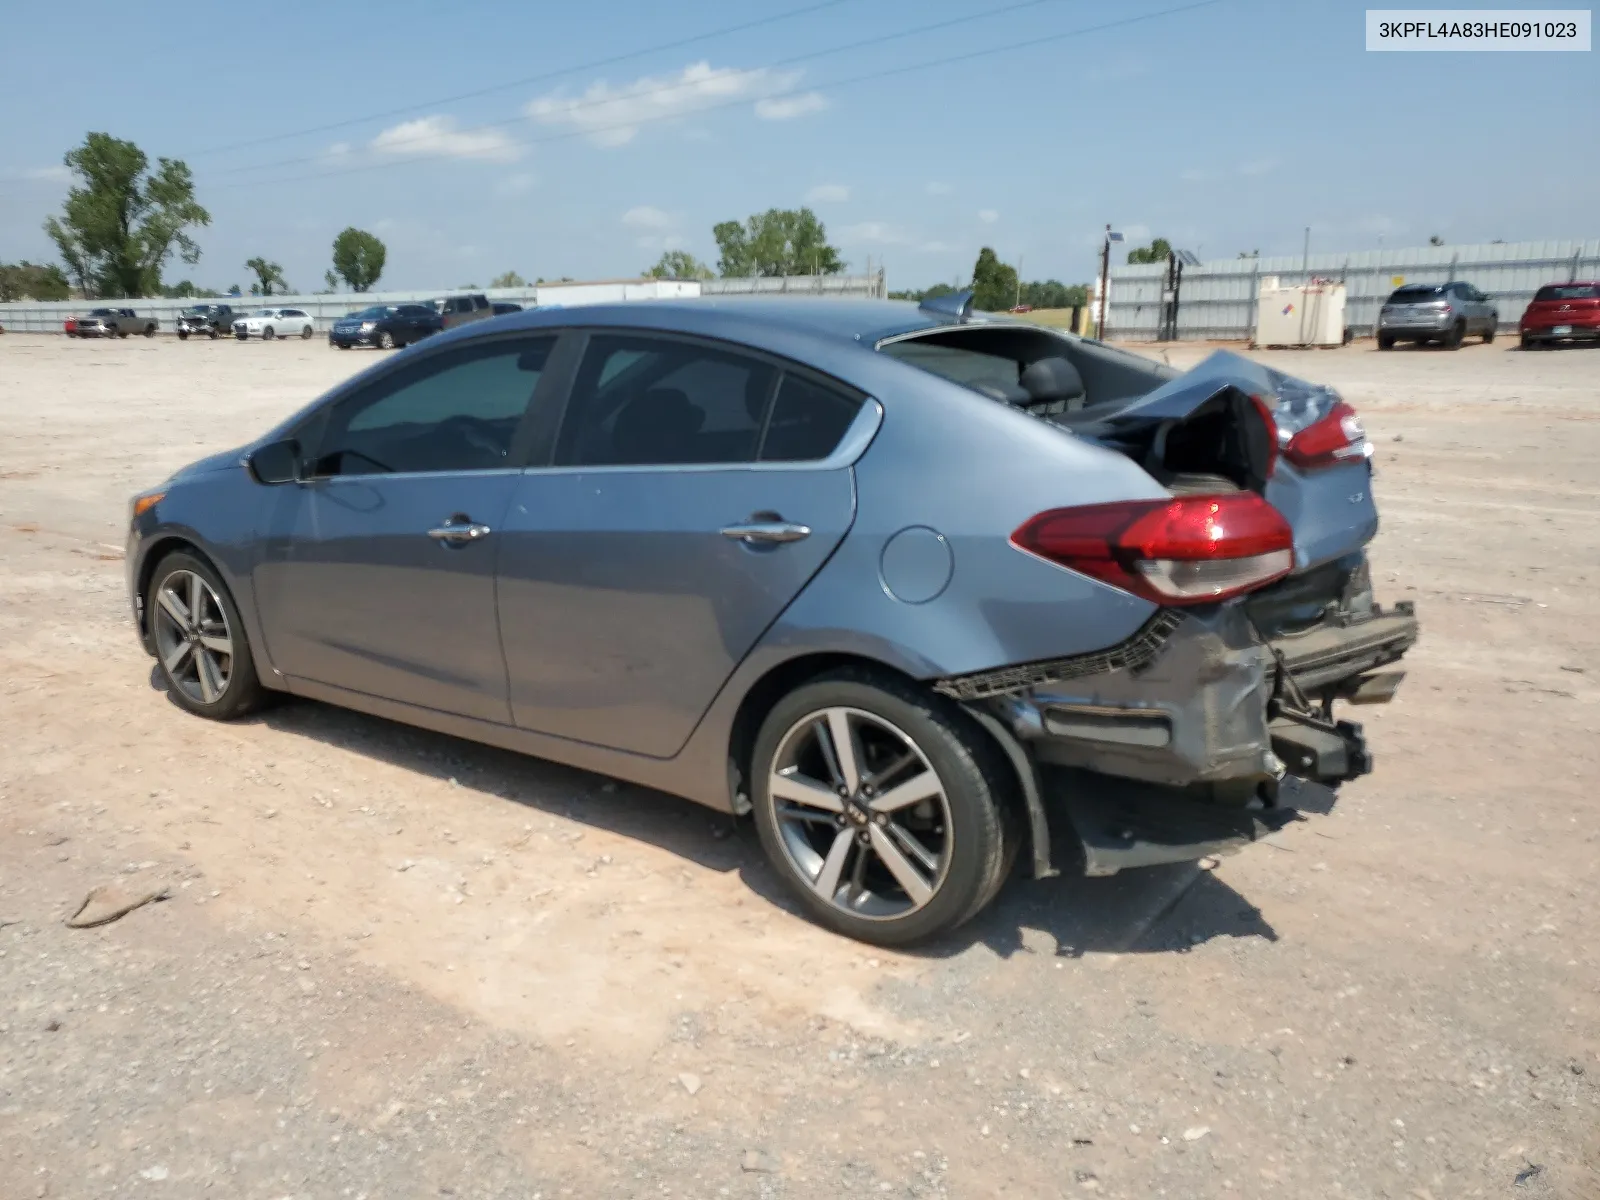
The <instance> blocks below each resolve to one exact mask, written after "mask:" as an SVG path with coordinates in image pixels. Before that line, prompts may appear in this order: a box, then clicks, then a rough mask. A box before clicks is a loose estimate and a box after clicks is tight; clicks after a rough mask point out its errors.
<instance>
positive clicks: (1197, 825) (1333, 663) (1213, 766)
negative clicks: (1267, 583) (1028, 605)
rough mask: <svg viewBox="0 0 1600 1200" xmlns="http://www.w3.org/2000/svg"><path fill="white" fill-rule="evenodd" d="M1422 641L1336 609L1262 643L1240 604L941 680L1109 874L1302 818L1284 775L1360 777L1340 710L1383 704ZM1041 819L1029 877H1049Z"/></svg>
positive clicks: (1364, 759)
mask: <svg viewBox="0 0 1600 1200" xmlns="http://www.w3.org/2000/svg"><path fill="white" fill-rule="evenodd" d="M1417 633H1418V625H1417V618H1416V614H1415V612H1414V610H1413V609H1412V608H1411V607H1410V606H1409V605H1402V606H1400V607H1398V608H1396V609H1395V610H1393V611H1389V612H1385V611H1384V610H1382V609H1381V608H1378V607H1377V606H1376V605H1370V606H1369V607H1368V609H1367V610H1366V611H1365V612H1361V613H1353V612H1350V611H1341V612H1337V613H1334V614H1331V615H1330V616H1329V617H1328V618H1326V619H1325V620H1324V621H1323V622H1321V623H1319V624H1317V625H1314V626H1312V627H1310V628H1309V629H1305V630H1303V631H1301V632H1298V633H1295V634H1293V635H1289V636H1285V637H1279V638H1275V639H1272V640H1271V641H1268V640H1265V639H1263V638H1262V637H1261V636H1260V634H1259V633H1258V632H1257V630H1256V627H1255V625H1254V624H1253V622H1252V621H1251V618H1250V616H1249V614H1248V613H1247V612H1246V611H1245V609H1244V607H1243V606H1242V605H1239V604H1227V605H1220V606H1218V607H1216V608H1213V609H1210V610H1190V611H1188V612H1186V613H1182V614H1178V613H1174V612H1171V611H1164V612H1162V613H1158V614H1157V615H1156V617H1154V618H1152V620H1151V621H1150V623H1148V624H1147V625H1146V626H1145V628H1144V629H1142V630H1141V631H1140V632H1139V633H1138V634H1136V635H1135V636H1134V637H1133V638H1131V639H1129V641H1128V642H1126V643H1123V644H1122V645H1121V646H1119V647H1114V648H1112V649H1111V650H1108V651H1103V652H1101V653H1099V654H1096V655H1090V656H1085V657H1084V658H1080V659H1061V660H1056V661H1053V662H1047V663H1034V664H1026V665H1023V666H1018V667H1010V668H1006V669H1004V670H1002V671H994V672H986V673H983V674H980V675H972V676H964V677H959V678H954V679H944V680H939V681H937V682H936V684H935V687H936V689H937V690H939V691H942V692H944V693H945V694H947V695H951V696H954V697H955V698H957V699H960V700H963V701H965V702H966V703H967V704H968V705H969V707H971V708H973V709H974V710H975V711H981V712H982V713H983V714H984V715H985V717H986V721H985V723H986V724H990V727H991V728H993V727H994V726H1000V727H1003V729H1004V730H1005V732H1006V735H1007V737H1008V739H1010V740H1012V741H1014V743H1015V745H1016V747H1017V748H1019V749H1020V750H1021V752H1022V755H1023V756H1025V757H1026V759H1027V760H1028V762H1029V763H1030V764H1031V769H1032V771H1033V773H1034V778H1033V780H1032V783H1033V787H1034V789H1035V790H1036V792H1037V794H1038V796H1039V797H1040V803H1041V804H1042V803H1043V802H1044V801H1048V800H1050V799H1052V798H1054V799H1056V800H1058V801H1059V802H1060V803H1061V804H1063V805H1064V806H1065V808H1066V811H1067V814H1068V816H1069V817H1070V819H1071V821H1072V824H1073V828H1074V830H1075V831H1076V832H1077V834H1078V837H1079V840H1080V841H1081V842H1082V843H1083V848H1084V855H1085V861H1086V866H1087V869H1088V870H1089V871H1090V873H1091V874H1109V873H1111V872H1113V871H1116V870H1119V869H1121V867H1123V866H1140V865H1148V864H1150V863H1157V862H1183V861H1188V860H1192V859H1195V858H1200V857H1204V856H1206V855H1210V854H1216V853H1220V852H1222V851H1223V850H1224V849H1226V848H1228V847H1231V846H1236V845H1242V844H1244V843H1246V842H1249V841H1252V840H1255V839H1256V838H1257V837H1260V836H1262V834H1263V833H1264V832H1270V831H1271V829H1273V828H1277V827H1280V826H1281V825H1282V824H1283V823H1284V822H1286V821H1289V820H1293V819H1295V815H1296V810H1295V809H1292V808H1290V807H1288V806H1287V805H1284V804H1281V803H1280V802H1279V797H1280V795H1282V789H1280V787H1279V783H1280V781H1281V780H1282V779H1283V778H1284V777H1285V775H1290V776H1296V777H1298V778H1299V779H1302V780H1305V781H1308V782H1310V783H1312V784H1316V785H1337V784H1338V783H1340V782H1343V781H1345V780H1348V779H1354V778H1356V777H1358V776H1360V775H1364V774H1366V773H1367V772H1369V771H1370V770H1371V769H1372V758H1371V755H1370V753H1369V752H1368V749H1367V745H1366V741H1365V738H1364V736H1363V733H1362V729H1361V726H1360V725H1359V724H1356V723H1354V722H1351V721H1346V720H1336V719H1335V717H1334V705H1335V703H1336V702H1338V701H1345V702H1349V703H1352V704H1377V703H1385V702H1387V701H1388V700H1390V699H1391V698H1392V697H1393V695H1394V693H1395V689H1396V688H1397V687H1398V685H1399V682H1400V679H1401V677H1402V673H1401V672H1398V671H1389V670H1384V668H1387V667H1390V666H1391V665H1392V664H1393V663H1395V662H1396V661H1398V660H1399V659H1400V657H1401V656H1402V655H1404V654H1405V652H1406V651H1407V650H1408V649H1410V647H1411V646H1412V644H1413V643H1414V642H1415V641H1416V639H1417ZM991 722H992V724H991ZM1013 757H1014V758H1015V757H1016V756H1013ZM1025 790H1026V789H1025ZM1314 790H1315V791H1316V792H1318V793H1322V792H1326V790H1327V789H1326V787H1318V788H1316V789H1314ZM1329 794H1330V795H1331V793H1329ZM1030 803H1031V801H1030ZM1042 820H1043V818H1042V814H1041V815H1040V817H1039V819H1038V820H1036V821H1035V842H1036V853H1035V869H1036V872H1039V871H1040V869H1041V866H1042V868H1043V869H1044V870H1046V871H1047V870H1048V863H1043V864H1041V862H1040V859H1039V855H1038V853H1037V834H1038V829H1039V827H1040V826H1041V824H1042Z"/></svg>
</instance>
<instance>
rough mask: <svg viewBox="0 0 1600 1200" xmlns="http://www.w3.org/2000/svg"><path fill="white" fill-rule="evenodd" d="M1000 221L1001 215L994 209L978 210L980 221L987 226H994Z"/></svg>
mask: <svg viewBox="0 0 1600 1200" xmlns="http://www.w3.org/2000/svg"><path fill="white" fill-rule="evenodd" d="M999 219H1000V214H999V213H997V212H996V211H995V210H994V209H992V208H980V209H979V210H978V220H980V221H982V222H983V223H984V224H985V225H993V224H994V223H995V222H996V221H998V220H999Z"/></svg>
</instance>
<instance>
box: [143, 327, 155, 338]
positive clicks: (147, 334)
mask: <svg viewBox="0 0 1600 1200" xmlns="http://www.w3.org/2000/svg"><path fill="white" fill-rule="evenodd" d="M144 335H145V337H155V335H156V327H155V326H154V325H150V326H147V327H146V328H145V331H144Z"/></svg>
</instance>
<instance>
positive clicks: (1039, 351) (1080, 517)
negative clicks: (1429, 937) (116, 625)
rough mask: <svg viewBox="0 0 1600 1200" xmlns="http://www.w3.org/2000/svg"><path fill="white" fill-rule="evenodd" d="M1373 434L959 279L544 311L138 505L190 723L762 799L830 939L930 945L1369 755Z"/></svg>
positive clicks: (422, 350)
mask: <svg viewBox="0 0 1600 1200" xmlns="http://www.w3.org/2000/svg"><path fill="white" fill-rule="evenodd" d="M1370 451H1371V447H1370V445H1369V444H1368V442H1367V440H1366V436H1365V434H1364V432H1363V430H1362V426H1361V422H1360V420H1359V418H1358V417H1357V415H1356V413H1355V412H1354V411H1353V410H1352V409H1351V408H1350V407H1349V406H1348V405H1347V404H1346V403H1344V401H1342V400H1341V399H1340V398H1339V397H1338V396H1337V395H1336V394H1335V393H1333V392H1332V391H1330V390H1328V389H1327V388H1323V387H1318V386H1316V385H1313V384H1309V383H1306V382H1304V381H1301V380H1298V379H1294V378H1292V377H1289V376H1286V375H1283V374H1280V373H1278V372H1276V371H1273V370H1270V369H1268V368H1266V367H1264V366H1261V365H1259V364H1257V363H1253V362H1251V361H1249V360H1247V359H1244V358H1241V357H1239V356H1237V355H1234V354H1230V353H1226V352H1219V353H1217V354H1215V355H1213V356H1212V357H1211V358H1209V359H1207V360H1206V361H1205V362H1204V363H1202V364H1201V365H1200V366H1198V367H1196V368H1195V369H1193V370H1191V371H1189V372H1187V373H1184V374H1179V373H1177V372H1175V371H1173V370H1171V369H1169V368H1166V367H1163V366H1160V365H1157V364H1153V363H1151V362H1149V361H1147V360H1145V359H1143V358H1139V357H1137V356H1134V355H1131V354H1127V353H1123V352H1121V351H1117V350H1114V349H1112V348H1110V347H1107V346H1105V345H1102V344H1100V343H1098V342H1094V341H1090V340H1087V339H1081V338H1077V337H1073V336H1070V335H1064V334H1061V333H1058V332H1055V331H1053V330H1048V329H1044V328H1040V327H1036V326H1033V325H1029V324H1025V323H1022V322H1020V321H1017V320H1015V319H1013V318H1010V317H1005V316H999V317H990V316H985V315H981V314H977V313H974V312H973V311H972V308H971V298H970V294H960V295H956V296H947V297H942V298H940V299H938V300H933V301H928V302H926V303H925V304H924V305H923V306H921V307H919V306H917V305H915V304H912V303H909V302H905V303H900V302H889V301H844V300H841V301H823V300H805V299H801V300H785V299H780V298H770V299H768V298H763V299H756V298H747V299H697V300H682V301H662V302H648V303H633V304H620V305H612V306H593V307H584V308H570V309H556V310H546V311H536V312H527V313H521V314H511V315H509V316H504V317H500V318H498V319H497V320H494V321H481V322H474V323H472V324H469V325H466V326H463V327H462V328H460V329H458V330H455V331H452V332H449V333H445V334H442V335H439V336H436V337H432V338H429V339H428V340H427V341H426V342H423V343H421V344H419V345H417V346H414V347H411V348H410V349H407V350H404V351H401V352H400V353H398V354H395V355H392V356H389V357H387V358H385V359H384V360H382V361H381V362H379V363H378V364H377V365H375V366H373V367H372V368H371V369H369V370H367V371H365V372H363V373H362V374H359V375H357V376H356V377H354V378H353V379H351V380H349V381H347V382H346V383H343V384H341V385H339V386H338V387H336V388H334V389H333V390H332V391H331V392H329V393H328V394H326V395H324V396H322V397H320V398H318V399H316V400H314V401H312V402H311V403H310V404H308V405H307V406H306V407H305V408H304V409H302V410H301V411H299V412H297V413H295V414H294V415H293V416H291V417H289V418H288V419H287V420H285V421H284V422H283V423H282V424H280V425H279V426H278V427H277V428H275V429H272V430H270V431H268V432H266V433H264V434H263V435H262V436H261V437H260V438H258V439H257V440H256V441H254V442H252V443H250V444H249V445H247V446H244V447H241V448H239V449H236V450H230V451H228V452H227V453H224V454H218V455H216V456H214V457H211V458H208V459H205V460H203V461H201V462H198V463H195V464H193V465H192V466H190V467H187V468H185V469H184V470H182V471H180V472H178V473H177V474H176V475H174V476H173V477H172V478H171V479H169V480H167V481H166V482H165V483H164V484H162V485H160V486H159V487H157V488H154V489H152V490H150V491H147V492H144V493H142V494H140V495H139V496H136V497H135V498H134V499H133V502H132V506H131V528H130V530H129V535H128V556H127V564H128V585H129V589H130V593H131V599H132V603H133V610H134V617H135V621H136V624H137V629H138V633H139V636H140V638H141V639H142V640H143V643H144V646H145V648H146V649H147V650H148V652H149V653H150V654H151V655H153V656H154V657H155V658H156V660H157V662H158V663H159V669H160V673H161V675H162V676H163V677H164V679H165V682H166V685H167V687H168V689H169V691H170V694H171V697H172V699H173V700H174V701H175V702H176V704H177V705H179V706H181V707H182V708H184V709H187V710H188V711H189V712H191V713H194V714H196V715H198V716H201V717H210V718H215V719H228V718H233V717H239V716H242V715H243V714H245V713H248V712H250V711H252V710H253V709H255V708H257V707H258V706H260V705H261V704H262V703H263V702H264V701H266V700H267V699H268V698H269V697H271V696H273V695H274V694H278V693H290V694H293V695H297V696H306V697H312V698H315V699H319V700H323V701H327V702H329V703H333V704H339V705H344V706H347V707H350V708H354V709H360V710H362V711H365V712H368V713H374V714H377V715H379V716H383V717H387V718H391V719H393V720H396V721H402V722H407V723H410V724H412V725H416V726H421V727H424V728H428V729H432V730H439V731H442V732H445V733H450V734H455V735H458V736H461V737H465V738H472V739H476V740H478V741H481V742H485V743H488V744H492V745H496V746H501V747H507V748H511V749H514V750H518V751H522V752H525V753H528V754H530V755H537V756H540V757H543V758H548V759H553V760H557V761H560V762H563V763H569V764H573V765H576V766H579V767H583V768H587V769H589V770H593V771H599V772H604V773H606V774H609V775H613V776H618V777H621V778H624V779H627V780H631V781H634V782H637V783H640V784H645V785H648V786H650V787H653V788H658V789H661V790H663V791H666V792H671V793H676V794H678V795H681V796H686V797H689V798H690V799H692V800H696V801H698V802H700V803H702V804H706V805H709V806H711V807H712V808H715V809H719V810H722V811H726V812H730V813H734V814H739V815H749V816H750V817H752V818H753V820H754V822H755V825H756V828H757V830H758V833H759V836H760V840H761V843H762V845H763V847H764V848H765V851H766V853H767V854H768V855H769V856H770V858H771V861H772V863H773V866H774V867H775V869H776V870H777V872H778V874H779V875H780V876H781V877H782V879H783V880H784V881H785V883H786V885H787V886H788V887H789V888H790V889H791V890H792V892H793V893H794V895H795V896H796V897H797V898H798V901H799V903H800V904H801V905H802V906H803V907H804V908H805V910H806V911H807V912H809V913H810V914H811V915H812V916H813V917H814V918H815V919H816V920H818V921H820V922H821V923H823V924H825V925H827V926H829V927H830V928H832V929H834V930H836V931H838V932H840V933H843V934H846V935H849V936H851V937H855V938H860V939H862V940H865V941H869V942H875V943H880V944H885V945H903V944H906V943H910V942H914V941H917V940H919V939H924V938H927V937H930V936H932V935H935V934H938V933H941V932H943V931H946V930H949V929H951V928H953V927H954V926H956V925H959V924H960V923H961V922H962V921H965V920H967V919H968V918H970V917H972V916H973V915H974V914H975V913H977V912H979V911H980V910H982V909H983V908H984V906H985V905H987V904H988V903H989V902H990V900H991V899H993V897H994V896H995V894H996V893H997V892H998V891H999V889H1000V888H1001V886H1002V885H1003V884H1004V882H1005V881H1006V879H1007V877H1008V876H1009V875H1010V874H1011V873H1012V872H1013V868H1014V867H1017V866H1020V868H1021V869H1025V870H1026V871H1027V872H1028V873H1030V874H1032V875H1034V876H1036V877H1037V876H1044V875H1050V874H1053V873H1056V872H1057V871H1058V870H1060V869H1061V865H1060V864H1058V863H1057V862H1056V861H1055V860H1054V859H1053V857H1052V836H1051V835H1052V831H1054V833H1055V838H1054V842H1055V845H1056V847H1057V848H1061V847H1066V848H1067V849H1068V850H1069V851H1070V853H1069V854H1067V855H1064V856H1063V858H1064V859H1065V860H1066V861H1067V862H1068V863H1070V866H1071V869H1073V870H1081V871H1087V872H1088V873H1090V874H1095V875H1107V874H1112V873H1114V872H1116V871H1119V870H1122V869H1125V868H1132V867H1138V866H1143V865H1149V864H1154V863H1167V862H1180V861H1185V860H1190V859H1194V858H1198V857H1200V856H1202V855H1207V854H1214V853H1218V852H1219V851H1222V850H1227V849H1231V848H1235V847H1238V846H1240V845H1242V844H1244V843H1246V842H1249V841H1251V840H1253V839H1254V838H1257V837H1259V836H1261V835H1262V834H1263V833H1265V832H1267V831H1270V830H1272V829H1275V828H1277V827H1279V826H1281V825H1282V824H1283V823H1284V822H1285V821H1287V820H1290V819H1294V818H1295V817H1296V816H1297V813H1296V812H1295V810H1294V808H1292V807H1291V806H1290V803H1289V801H1290V799H1291V798H1292V796H1294V795H1301V794H1304V795H1315V796H1319V797H1321V798H1322V800H1321V803H1322V804H1323V805H1324V806H1325V804H1326V803H1327V802H1328V798H1329V797H1331V795H1332V792H1331V790H1330V789H1331V787H1332V786H1334V785H1337V784H1338V783H1339V782H1341V781H1343V780H1347V779H1353V778H1355V777H1357V776H1360V775H1362V774H1364V773H1366V772H1367V771H1369V770H1370V769H1371V765H1372V764H1371V755H1370V753H1369V751H1368V748H1367V745H1366V742H1365V740H1364V738H1363V736H1362V731H1361V726H1360V725H1359V724H1357V723H1355V722H1352V721H1349V720H1345V719H1342V718H1341V716H1340V713H1339V712H1338V711H1337V709H1338V707H1339V706H1341V705H1344V704H1347V703H1348V704H1364V703H1382V702H1385V701H1388V700H1389V699H1390V698H1391V697H1392V696H1393V695H1394V692H1395V687H1396V685H1397V684H1398V682H1399V679H1400V672H1398V671H1395V670H1392V669H1388V668H1390V666H1391V664H1393V663H1394V662H1395V661H1396V660H1398V659H1399V658H1400V657H1401V655H1403V654H1404V653H1405V651H1406V649H1407V648H1408V647H1409V646H1410V645H1411V644H1412V642H1413V641H1414V639H1415V637H1416V634H1417V623H1416V618H1415V615H1414V614H1413V613H1412V611H1411V610H1410V609H1409V608H1408V607H1404V606H1402V607H1400V608H1397V609H1394V610H1386V609H1384V608H1382V607H1380V606H1379V605H1378V604H1377V603H1376V602H1375V600H1374V597H1373V592H1372V585H1371V582H1370V575H1369V572H1368V568H1367V561H1366V554H1365V547H1366V544H1367V542H1368V541H1369V540H1370V539H1371V537H1372V535H1373V533H1374V532H1375V531H1376V529H1377V523H1378V518H1377V512H1376V510H1375V508H1374V506H1373V500H1372V490H1371V489H1372V485H1371V465H1370V462H1369V455H1370ZM1286 776H1296V777H1299V778H1300V779H1303V780H1310V781H1316V782H1318V783H1322V784H1326V785H1330V788H1309V787H1299V788H1287V787H1282V786H1281V785H1282V782H1283V781H1284V779H1285V777H1286ZM1080 850H1081V853H1080V852H1079V851H1080Z"/></svg>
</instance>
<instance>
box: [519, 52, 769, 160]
mask: <svg viewBox="0 0 1600 1200" xmlns="http://www.w3.org/2000/svg"><path fill="white" fill-rule="evenodd" d="M800 74H801V73H800V72H799V71H775V70H772V69H771V68H769V67H758V68H755V69H753V70H748V71H741V70H739V69H738V68H736V67H713V66H712V65H711V64H710V63H709V62H703V61H702V62H697V63H691V64H690V65H689V66H687V67H685V68H684V69H683V70H682V71H680V72H678V73H677V74H675V75H645V76H641V77H640V78H638V79H636V80H634V81H633V82H632V83H625V84H621V85H619V86H615V87H613V86H612V85H611V84H609V83H607V82H606V81H605V80H603V79H601V80H597V81H596V82H594V83H592V84H590V85H589V86H588V87H587V88H585V89H584V91H583V92H582V93H581V94H580V95H577V96H568V95H566V94H564V93H563V92H561V91H556V92H552V93H550V94H549V95H548V96H541V97H538V98H537V99H534V100H530V101H529V102H528V104H527V105H526V107H525V108H524V109H523V111H524V112H525V113H527V115H528V116H530V117H532V118H533V119H534V120H536V121H539V122H542V123H543V124H545V125H558V126H566V127H567V128H570V129H573V130H576V131H577V132H579V133H582V134H585V135H587V136H588V137H589V139H590V140H591V141H593V142H594V143H595V144H596V145H600V146H625V145H627V144H628V143H629V142H631V141H633V139H634V137H635V135H637V134H638V132H639V126H640V125H642V124H644V123H645V122H647V121H664V120H670V119H672V118H674V117H683V116H687V115H689V114H692V113H695V112H700V111H703V110H705V109H708V108H715V107H718V106H720V105H724V104H729V103H733V102H736V101H739V100H744V99H751V100H758V99H761V98H763V97H769V96H772V95H774V94H775V93H778V92H783V91H786V90H788V89H789V88H791V87H793V86H794V85H795V84H796V83H797V82H799V79H800ZM796 115H798V114H796Z"/></svg>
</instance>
